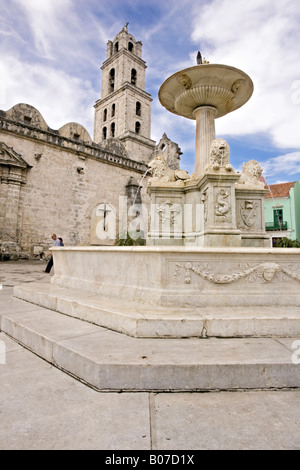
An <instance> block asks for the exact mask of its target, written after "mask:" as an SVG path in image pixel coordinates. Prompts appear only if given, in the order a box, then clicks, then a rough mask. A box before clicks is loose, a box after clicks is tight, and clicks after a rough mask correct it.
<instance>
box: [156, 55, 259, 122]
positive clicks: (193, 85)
mask: <svg viewBox="0 0 300 470" xmlns="http://www.w3.org/2000/svg"><path fill="white" fill-rule="evenodd" d="M252 93H253V82H252V80H251V78H250V77H249V76H248V75H247V74H246V73H244V72H242V71H241V70H239V69H237V68H235V67H230V66H227V65H221V64H203V65H197V66H194V67H189V68H186V69H183V70H180V71H179V72H176V73H175V74H173V75H171V77H169V78H168V79H167V80H165V82H164V83H163V84H162V85H161V87H160V90H159V94H158V96H159V100H160V102H161V104H162V105H163V106H164V107H165V108H166V109H167V110H168V111H170V112H172V113H175V114H178V115H180V116H184V117H186V118H189V119H196V117H195V115H194V110H195V109H196V108H198V107H201V106H212V107H214V108H216V116H215V117H216V118H219V117H221V116H224V115H226V114H228V113H229V112H231V111H234V110H236V109H238V108H240V107H241V106H243V104H245V103H246V102H247V101H248V100H249V99H250V97H251V96H252Z"/></svg>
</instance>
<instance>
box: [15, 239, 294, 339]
mask: <svg viewBox="0 0 300 470" xmlns="http://www.w3.org/2000/svg"><path fill="white" fill-rule="evenodd" d="M53 253H54V265H55V275H54V276H53V278H52V283H51V285H45V286H41V285H40V284H39V285H30V286H19V287H17V288H15V296H17V297H18V298H21V299H23V300H27V301H29V302H32V303H36V304H38V305H41V306H43V307H47V308H50V309H53V310H56V311H59V312H61V313H64V314H67V315H71V316H76V317H77V318H80V319H83V320H87V321H90V322H92V323H96V324H100V325H101V326H104V327H106V328H109V329H112V330H115V331H118V332H121V333H125V334H129V335H132V336H137V337H178V338H180V337H190V336H191V337H192V336H199V337H203V336H207V335H209V336H272V335H280V334H281V335H288V336H293V335H295V336H296V335H297V334H299V333H300V310H299V304H300V289H299V285H300V250H299V249H271V248H270V249H265V248H257V249H254V248H249V249H248V248H226V249H225V248H188V247H130V248H124V247H120V248H119V247H97V248H94V247H76V248H55V249H54V250H53ZM208 325H210V326H209V329H208ZM208 330H209V331H208Z"/></svg>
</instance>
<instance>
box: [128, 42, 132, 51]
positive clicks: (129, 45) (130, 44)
mask: <svg viewBox="0 0 300 470" xmlns="http://www.w3.org/2000/svg"><path fill="white" fill-rule="evenodd" d="M128 50H129V52H132V51H133V44H132V42H129V43H128Z"/></svg>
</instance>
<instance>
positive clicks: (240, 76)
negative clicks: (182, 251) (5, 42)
mask: <svg viewBox="0 0 300 470" xmlns="http://www.w3.org/2000/svg"><path fill="white" fill-rule="evenodd" d="M252 93H253V83H252V81H251V79H250V77H248V75H246V74H245V73H244V72H242V71H241V70H238V69H236V68H233V67H228V66H225V65H211V64H204V65H198V66H195V67H190V68H187V69H185V70H181V71H179V72H177V73H175V74H174V75H172V76H171V77H169V78H168V79H167V80H166V81H165V82H164V83H163V84H162V86H161V88H160V90H159V99H160V102H161V104H162V105H163V106H164V107H165V108H166V109H167V110H169V111H170V112H172V113H175V114H179V115H181V116H184V117H186V118H188V119H195V120H196V139H195V171H194V173H193V175H191V177H189V178H188V177H185V178H183V179H182V178H181V176H180V175H178V177H176V176H177V175H176V174H175V175H173V177H172V175H171V176H170V173H168V171H167V172H166V174H162V172H161V170H160V171H159V172H156V173H155V168H157V166H158V165H160V166H161V161H162V158H163V157H162V156H160V157H157V158H156V159H154V160H153V161H152V162H151V164H150V167H151V168H152V176H153V177H152V178H151V180H150V182H149V185H148V194H149V195H150V197H151V205H152V208H154V209H153V210H152V219H151V230H150V233H149V237H148V240H147V244H148V245H168V244H169V245H187V246H216V247H223V246H252V245H253V246H260V247H266V246H269V237H268V235H267V234H266V232H265V226H264V205H263V198H264V194H265V193H266V191H265V190H264V184H263V183H262V182H260V181H259V176H260V174H259V173H257V168H258V166H257V165H258V164H257V162H254V163H255V164H256V165H255V164H253V165H252V173H253V174H252V177H251V175H248V176H247V175H246V177H245V175H243V178H242V181H241V175H240V174H238V173H236V172H235V171H234V169H233V168H232V166H231V165H230V163H229V146H228V144H227V142H226V141H225V140H224V139H216V133H215V119H216V118H220V117H221V116H224V115H226V114H228V113H230V112H232V111H234V110H236V109H238V108H239V107H241V106H242V105H243V104H245V103H246V102H247V101H248V100H249V98H250V97H251V95H252ZM255 173H256V174H255ZM237 197H238V199H237ZM159 218H160V219H159ZM168 223H169V225H168Z"/></svg>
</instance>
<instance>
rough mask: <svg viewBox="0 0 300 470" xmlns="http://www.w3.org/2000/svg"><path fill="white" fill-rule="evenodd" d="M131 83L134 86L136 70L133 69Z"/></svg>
mask: <svg viewBox="0 0 300 470" xmlns="http://www.w3.org/2000/svg"><path fill="white" fill-rule="evenodd" d="M131 83H132V85H136V70H135V69H132V70H131Z"/></svg>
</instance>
